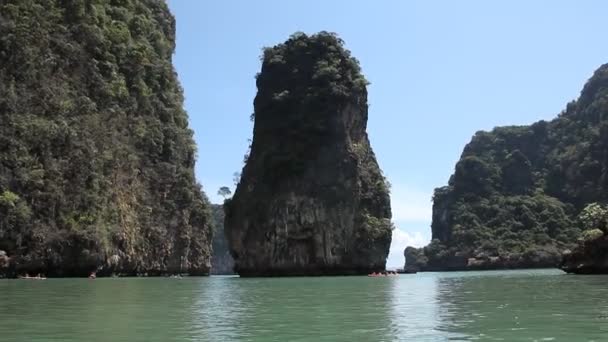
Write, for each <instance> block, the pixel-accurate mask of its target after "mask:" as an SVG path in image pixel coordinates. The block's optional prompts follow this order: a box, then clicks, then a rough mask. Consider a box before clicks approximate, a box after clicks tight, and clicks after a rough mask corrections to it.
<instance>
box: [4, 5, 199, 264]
mask: <svg viewBox="0 0 608 342" xmlns="http://www.w3.org/2000/svg"><path fill="white" fill-rule="evenodd" d="M174 47H175V22H174V18H173V17H172V15H171V14H170V12H169V10H168V8H167V5H166V4H165V2H164V1H161V0H143V1H140V0H121V1H82V0H74V1H47V0H6V1H2V2H0V250H2V251H4V252H5V253H6V254H5V255H0V275H5V276H15V275H17V274H20V273H26V272H29V273H34V274H36V273H44V274H46V275H48V276H86V275H88V274H89V272H91V271H95V270H97V271H98V275H104V274H111V273H116V274H130V275H134V274H148V275H154V274H162V273H190V274H197V275H200V274H207V273H208V272H209V268H210V254H211V248H210V243H211V228H210V222H209V221H210V213H209V211H208V203H207V200H206V198H205V197H204V195H203V194H202V192H201V189H200V187H199V186H198V185H197V184H196V182H195V179H194V161H195V160H194V158H195V157H194V156H195V149H196V148H195V145H194V141H193V139H192V131H191V130H190V129H189V128H188V117H187V114H186V113H185V112H184V110H183V96H182V91H181V88H180V85H179V83H178V80H177V76H176V74H175V71H174V69H173V66H172V63H171V55H172V53H173V50H174ZM7 261H8V262H9V266H8V267H4V266H6V265H5V264H6V262H7Z"/></svg>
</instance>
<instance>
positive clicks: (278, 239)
mask: <svg viewBox="0 0 608 342" xmlns="http://www.w3.org/2000/svg"><path fill="white" fill-rule="evenodd" d="M256 79H257V89H258V92H257V95H256V97H255V101H254V114H253V117H252V119H253V120H254V129H253V140H252V143H251V150H250V153H249V155H248V157H247V160H246V165H245V166H244V168H243V171H242V176H241V179H240V182H239V184H238V186H237V188H236V191H235V194H234V196H233V198H232V199H230V200H228V201H226V204H225V212H226V219H225V230H226V236H227V238H228V243H229V247H230V250H231V254H232V256H233V257H234V262H235V271H236V272H237V273H238V274H240V275H241V276H291V275H330V274H341V275H343V274H344V275H345V274H367V273H369V272H372V271H378V270H383V269H384V268H385V263H386V258H387V255H388V251H389V246H390V243H391V230H392V224H391V209H390V198H389V189H388V186H387V185H388V184H387V182H386V180H385V178H384V177H383V175H382V173H381V171H380V168H379V167H378V163H377V162H376V158H375V156H374V153H373V151H372V149H371V146H370V143H369V140H368V137H367V133H366V127H367V118H368V104H367V90H366V85H367V81H366V80H365V78H364V77H363V75H362V74H361V71H360V67H359V64H358V62H357V60H356V59H354V58H353V57H351V55H350V53H349V51H348V50H346V49H345V48H344V46H343V42H342V40H341V39H339V38H338V37H337V36H336V35H334V34H331V33H327V32H321V33H318V34H315V35H311V36H308V35H306V34H303V33H296V34H294V35H292V36H291V37H290V38H289V39H288V40H287V41H286V42H285V43H282V44H279V45H277V46H274V47H270V48H266V49H264V53H263V56H262V70H261V72H260V73H259V74H258V75H257V77H256Z"/></svg>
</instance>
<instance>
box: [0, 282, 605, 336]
mask: <svg viewBox="0 0 608 342" xmlns="http://www.w3.org/2000/svg"><path fill="white" fill-rule="evenodd" d="M607 281H608V277H604V276H589V277H577V276H568V275H565V274H563V273H561V272H559V271H552V270H532V271H504V272H469V273H421V274H416V275H402V276H400V277H387V278H368V277H327V278H272V279H240V278H236V277H212V278H184V279H168V278H165V279H163V278H151V279H138V278H131V279H97V280H95V281H90V280H86V279H49V280H47V281H23V280H21V281H20V280H4V281H0V341H3V342H4V341H7V342H12V341H19V342H22V341H28V342H29V341H35V342H38V341H93V342H96V341H474V340H476V341H568V342H570V341H607V340H608V300H607V298H608V286H606V283H607Z"/></svg>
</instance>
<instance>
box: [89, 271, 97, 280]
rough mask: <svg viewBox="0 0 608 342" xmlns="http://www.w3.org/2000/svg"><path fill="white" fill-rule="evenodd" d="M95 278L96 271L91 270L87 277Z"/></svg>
mask: <svg viewBox="0 0 608 342" xmlns="http://www.w3.org/2000/svg"><path fill="white" fill-rule="evenodd" d="M96 278H97V272H95V271H93V272H91V274H89V279H96Z"/></svg>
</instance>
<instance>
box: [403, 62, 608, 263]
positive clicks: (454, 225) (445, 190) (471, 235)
mask: <svg viewBox="0 0 608 342" xmlns="http://www.w3.org/2000/svg"><path fill="white" fill-rule="evenodd" d="M596 202H597V203H600V204H601V203H607V202H608V65H603V66H602V67H600V68H599V69H598V70H597V71H596V72H595V73H594V75H593V77H591V79H589V81H588V82H587V83H586V85H585V86H584V88H583V90H582V92H581V95H580V97H579V98H578V100H576V101H573V102H571V103H568V105H567V106H566V109H565V110H564V111H563V112H562V113H560V114H559V116H558V117H557V118H555V119H554V120H551V121H548V122H547V121H539V122H536V123H534V124H532V125H529V126H509V127H498V128H495V129H494V130H493V131H491V132H478V133H476V134H475V136H474V137H473V139H472V141H471V142H470V143H469V144H468V145H467V146H466V147H465V148H464V151H463V153H462V156H461V158H460V160H459V161H458V163H457V164H456V168H455V172H454V174H453V175H452V177H451V178H450V180H449V183H448V185H447V186H444V187H441V188H438V189H436V190H435V193H434V196H433V217H432V227H431V228H432V241H431V243H430V244H429V245H428V246H426V247H424V248H422V249H416V248H412V247H408V248H407V249H406V250H405V257H406V268H409V269H420V270H428V271H444V270H469V269H499V268H526V267H557V266H558V265H560V264H562V267H563V268H564V269H565V270H567V271H571V272H579V273H597V272H600V271H601V272H606V271H607V270H608V267H607V264H606V260H607V258H606V254H607V253H606V252H607V250H606V246H607V244H606V238H605V237H604V234H603V231H602V230H599V229H595V231H594V232H590V231H589V229H592V228H598V227H585V224H584V222H582V221H581V214H584V213H583V211H584V209H585V208H586V207H587V206H589V205H590V204H593V203H596ZM583 216H584V215H583ZM581 230H585V232H584V233H583V234H582V235H581ZM598 231H599V232H598ZM577 241H581V242H580V245H579V246H578V247H577V248H576V249H574V251H570V250H571V249H572V248H574V247H575V245H576V244H577ZM563 252H566V255H565V257H564V261H563V262H562V253H563ZM581 265H582V266H581Z"/></svg>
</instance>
